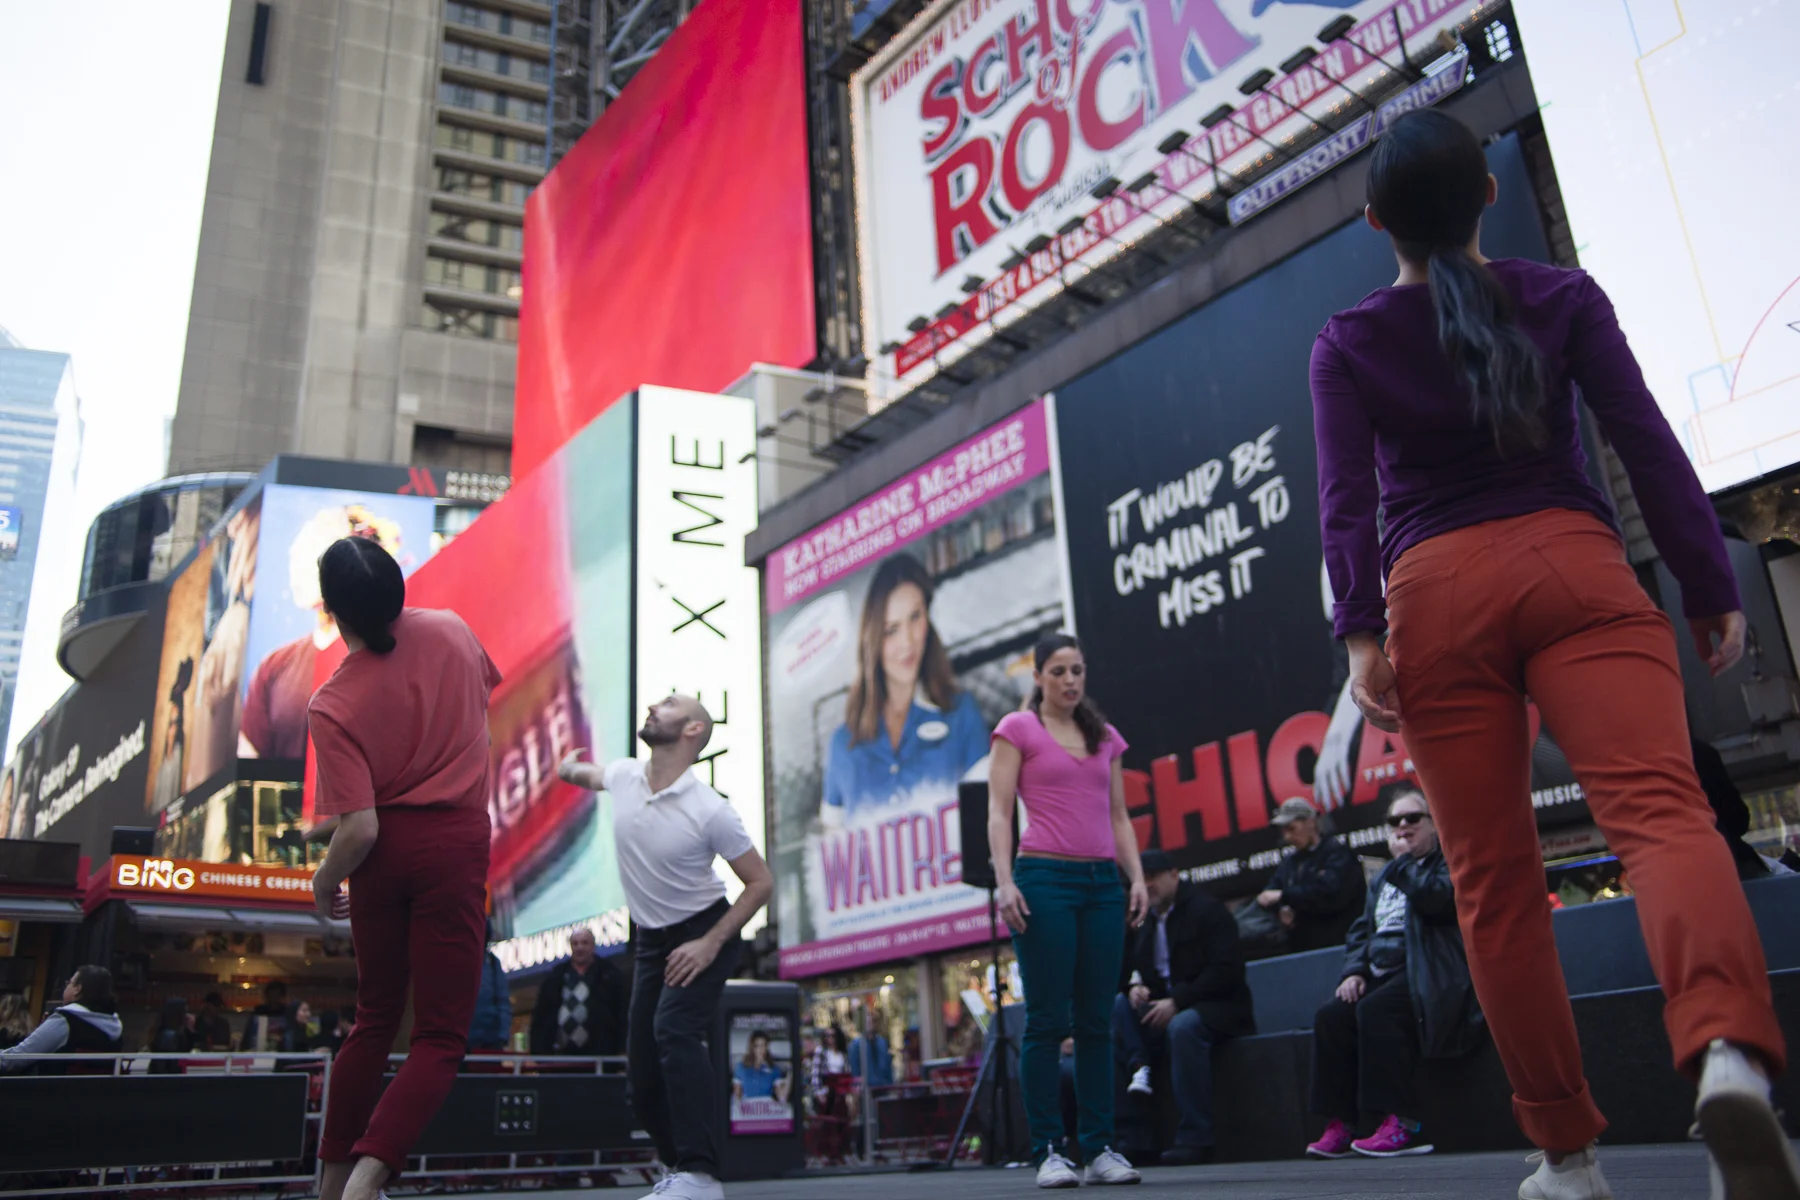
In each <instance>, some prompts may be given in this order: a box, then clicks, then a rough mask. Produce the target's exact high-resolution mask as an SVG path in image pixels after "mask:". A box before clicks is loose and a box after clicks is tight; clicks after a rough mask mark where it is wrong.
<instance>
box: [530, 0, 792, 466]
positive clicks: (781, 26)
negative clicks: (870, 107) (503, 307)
mask: <svg viewBox="0 0 1800 1200" xmlns="http://www.w3.org/2000/svg"><path fill="white" fill-rule="evenodd" d="M801 9H802V6H801V5H800V4H799V3H797V2H796V0H782V2H781V3H769V2H768V0H707V3H705V4H703V5H696V6H693V15H692V16H690V17H688V19H687V20H686V21H684V22H683V23H682V24H681V26H680V28H678V29H677V30H676V31H675V32H674V33H673V34H672V35H670V37H669V39H668V41H667V42H666V43H664V44H663V45H662V47H661V48H660V49H658V51H657V53H656V57H655V58H653V59H651V60H650V61H649V62H648V63H647V64H645V66H644V68H643V70H641V71H639V72H638V73H637V74H636V75H635V76H634V77H633V78H632V81H631V86H630V87H629V88H627V89H625V91H624V92H623V93H622V94H620V95H619V96H618V98H617V99H615V100H614V101H613V102H612V103H611V104H609V105H608V106H607V108H606V111H605V112H604V113H603V114H602V115H601V117H600V119H599V120H598V121H596V122H595V123H594V126H593V128H591V129H589V130H588V131H587V133H586V134H584V135H583V136H582V138H581V140H580V141H579V142H577V143H576V144H575V147H574V148H573V149H572V150H570V151H569V153H568V154H567V155H566V156H565V157H564V158H563V160H562V161H561V162H560V163H558V164H557V166H556V169H555V170H553V171H551V172H550V174H549V175H548V176H547V177H546V178H545V179H544V181H543V182H542V183H540V184H539V185H538V186H537V188H536V190H534V191H533V192H532V194H531V199H530V201H529V202H528V203H527V205H526V221H525V268H524V274H525V294H524V299H523V301H522V304H521V311H520V329H519V372H518V384H517V398H516V400H515V403H514V413H515V418H514V424H513V470H514V472H515V473H516V474H518V475H520V476H523V475H525V474H526V473H528V472H530V471H531V470H532V469H534V468H535V467H536V466H537V465H538V464H539V463H542V462H543V461H544V460H546V459H547V458H549V457H550V456H551V455H552V454H554V453H555V452H556V450H557V449H558V448H559V447H560V446H562V444H563V443H564V442H566V441H568V440H569V439H570V438H571V437H573V436H574V435H575V434H576V433H577V432H578V431H580V430H581V429H582V428H583V427H584V426H586V425H587V423H588V422H589V421H591V420H592V419H593V418H594V416H595V415H596V414H598V413H599V412H600V411H601V410H602V409H604V408H606V407H607V406H608V405H610V404H612V403H613V402H614V401H616V400H618V399H619V398H620V397H622V396H624V395H625V394H626V393H628V392H630V391H631V390H632V389H633V388H636V387H638V386H640V385H642V384H646V383H654V384H663V385H668V386H671V387H680V388H700V389H705V390H717V389H719V388H723V387H726V386H727V385H729V384H731V383H732V382H734V381H735V380H737V379H738V378H740V377H741V376H743V375H744V374H745V373H746V372H747V371H748V370H749V369H750V365H751V364H752V363H755V362H768V363H776V364H779V365H783V366H789V367H800V366H804V365H806V364H807V363H809V362H811V361H812V360H813V358H814V357H815V356H816V354H817V349H816V347H817V330H816V325H815V320H814V309H813V275H812V200H811V195H812V193H811V175H810V169H809V165H808V155H807V111H806V69H805V41H804V37H803V33H802V29H801ZM671 313H679V314H681V316H680V319H679V320H670V319H669V314H671ZM596 330H603V331H604V334H603V335H602V336H596V335H595V331H596Z"/></svg>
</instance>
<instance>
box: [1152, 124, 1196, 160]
mask: <svg viewBox="0 0 1800 1200" xmlns="http://www.w3.org/2000/svg"><path fill="white" fill-rule="evenodd" d="M1187 144H1188V135H1187V130H1185V129H1176V130H1173V131H1172V132H1171V133H1170V134H1169V136H1168V137H1166V138H1164V139H1163V140H1162V141H1160V142H1158V143H1156V148H1157V150H1158V151H1160V152H1162V153H1163V154H1173V153H1175V152H1176V151H1177V150H1179V149H1181V148H1182V147H1183V146H1185V145H1187Z"/></svg>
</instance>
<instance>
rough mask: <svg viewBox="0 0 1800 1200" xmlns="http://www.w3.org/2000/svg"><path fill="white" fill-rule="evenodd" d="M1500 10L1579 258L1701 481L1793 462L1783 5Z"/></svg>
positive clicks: (1798, 404) (1796, 263)
mask: <svg viewBox="0 0 1800 1200" xmlns="http://www.w3.org/2000/svg"><path fill="white" fill-rule="evenodd" d="M1513 11H1514V13H1515V14H1517V16H1518V20H1519V26H1520V33H1521V34H1522V36H1523V39H1524V41H1525V44H1526V46H1527V49H1528V51H1529V54H1530V58H1531V81H1532V86H1533V87H1534V88H1535V89H1536V91H1537V96H1538V99H1539V101H1540V102H1541V104H1542V112H1543V118H1544V129H1545V131H1546V132H1547V133H1548V134H1549V136H1550V148H1551V152H1552V153H1553V154H1554V155H1555V156H1556V182H1557V187H1558V189H1559V190H1560V192H1561V195H1562V202H1563V206H1564V207H1565V208H1566V209H1567V210H1568V214H1569V227H1570V230H1571V231H1572V236H1573V237H1574V239H1575V243H1576V245H1577V246H1578V247H1579V253H1580V256H1581V265H1582V266H1583V267H1585V268H1587V269H1588V270H1589V271H1591V272H1593V275H1594V278H1595V279H1596V280H1598V281H1599V283H1600V285H1601V286H1602V287H1603V288H1605V289H1606V291H1607V294H1608V295H1609V296H1610V297H1611V298H1612V302H1613V307H1614V308H1615V309H1616V310H1617V311H1618V314H1619V324H1620V326H1621V327H1622V328H1623V329H1624V330H1625V334H1626V336H1627V337H1629V338H1630V339H1631V348H1632V351H1633V353H1634V354H1635V355H1636V356H1637V360H1638V362H1639V363H1640V364H1642V366H1643V368H1644V379H1645V382H1647V383H1648V384H1649V385H1650V390H1651V392H1652V393H1654V394H1655V396H1656V400H1657V403H1658V404H1660V405H1661V406H1662V410H1663V413H1664V415H1666V416H1667V417H1668V418H1669V424H1670V425H1671V426H1673V427H1674V429H1675V432H1676V435H1677V436H1678V437H1679V438H1680V439H1681V442H1682V445H1683V446H1684V447H1686V449H1687V452H1688V457H1689V458H1691V459H1692V460H1693V463H1694V468H1695V470H1696V471H1698V472H1699V474H1700V482H1701V483H1703V484H1704V485H1705V486H1706V488H1707V490H1708V491H1719V490H1721V489H1724V488H1729V487H1732V486H1734V485H1736V484H1739V483H1743V482H1745V481H1747V480H1751V479H1755V478H1757V477H1759V476H1762V475H1766V474H1768V473H1770V472H1772V471H1777V470H1780V469H1781V468H1783V467H1788V466H1791V465H1793V464H1794V463H1795V462H1796V461H1800V255H1797V254H1796V253H1795V252H1794V232H1793V228H1794V217H1793V202H1792V199H1791V198H1792V197H1793V195H1794V194H1795V192H1796V190H1800V157H1797V156H1796V155H1795V154H1794V153H1793V152H1792V149H1791V147H1792V144H1793V115H1792V114H1793V105H1792V103H1791V102H1783V101H1779V100H1777V99H1776V96H1777V95H1778V94H1779V90H1778V86H1777V85H1778V83H1779V81H1784V80H1790V79H1791V78H1792V77H1793V73H1794V69H1793V65H1792V62H1791V58H1792V54H1791V47H1792V45H1793V42H1794V37H1795V35H1796V34H1797V33H1800V17H1797V16H1796V14H1795V11H1794V9H1793V7H1792V6H1791V5H1780V4H1759V5H1747V4H1742V3H1737V2H1734V0H1693V2H1691V3H1687V4H1682V5H1674V4H1651V5H1637V4H1633V5H1625V4H1569V3H1567V2H1566V0H1515V2H1514V4H1513ZM1782 146H1789V147H1790V149H1789V150H1787V151H1783V150H1781V149H1780V147H1782Z"/></svg>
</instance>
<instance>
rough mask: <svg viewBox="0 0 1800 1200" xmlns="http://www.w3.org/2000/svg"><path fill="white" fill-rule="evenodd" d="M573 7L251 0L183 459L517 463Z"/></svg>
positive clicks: (183, 423)
mask: <svg viewBox="0 0 1800 1200" xmlns="http://www.w3.org/2000/svg"><path fill="white" fill-rule="evenodd" d="M552 16H553V14H552V11H551V8H550V6H549V5H547V4H539V3H536V2H534V0H478V2H471V3H464V2H462V0H305V2H304V3H300V2H294V0H288V2H277V3H264V2H260V0H232V3H231V12H230V25H229V29H228V33H227V36H226V42H225V57H224V66H223V70H222V73H221V79H220V85H219V104H218V113H217V121H216V125H215V128H214V133H213V153H212V164H211V169H210V172H209V175H208V180H207V189H206V200H205V207H204V211H203V215H202V220H201V231H200V246H199V255H198V259H197V262H196V268H195V277H194V292H193V305H192V310H191V314H190V317H189V326H188V338H187V348H186V357H185V359H184V362H183V365H182V378H181V390H180V394H179V399H178V403H177V409H176V414H175V419H174V422H173V426H172V428H171V433H170V449H169V471H170V473H171V474H181V473H190V472H199V471H217V470H255V469H258V468H260V467H261V466H262V465H263V464H264V463H266V462H268V461H269V460H270V459H271V458H272V457H274V456H275V455H276V454H280V453H298V454H308V455H317V456H322V457H331V458H348V459H360V460H364V461H371V460H372V461H387V462H397V463H411V464H416V465H428V466H442V467H455V468H459V469H465V470H473V471H483V472H491V473H497V474H505V473H506V472H507V471H508V468H509V463H510V438H511V430H512V381H513V374H514V364H515V359H516V351H515V341H516V336H517V324H518V308H519V296H520V293H521V280H520V276H519V268H520V259H521V250H522V246H523V219H524V202H525V197H526V195H527V194H529V192H530V190H531V188H532V187H533V186H534V185H535V184H536V183H537V181H538V180H540V179H541V178H542V177H543V171H544V163H545V156H546V129H547V118H546V112H547V104H548V100H549V74H550V66H549V63H550V56H551V36H552V34H551V20H552Z"/></svg>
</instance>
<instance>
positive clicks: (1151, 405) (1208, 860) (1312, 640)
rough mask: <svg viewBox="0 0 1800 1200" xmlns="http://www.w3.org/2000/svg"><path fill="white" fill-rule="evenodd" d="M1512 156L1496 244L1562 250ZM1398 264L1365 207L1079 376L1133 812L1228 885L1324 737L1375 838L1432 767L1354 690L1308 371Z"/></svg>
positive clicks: (1074, 429)
mask: <svg viewBox="0 0 1800 1200" xmlns="http://www.w3.org/2000/svg"><path fill="white" fill-rule="evenodd" d="M1489 160H1490V163H1491V164H1492V167H1493V170H1494V173H1495V175H1496V176H1497V177H1498V178H1499V180H1500V201H1499V204H1498V205H1497V206H1496V207H1495V208H1494V209H1492V210H1490V213H1489V218H1488V220H1487V222H1486V230H1485V236H1484V249H1485V251H1486V252H1487V253H1488V254H1489V255H1491V256H1494V257H1523V258H1533V259H1538V260H1540V261H1543V260H1545V259H1546V258H1547V256H1548V252H1547V248H1546V245H1545V242H1544V237H1543V233H1542V229H1541V227H1540V225H1539V223H1538V217H1537V205H1536V202H1535V200H1534V198H1533V196H1532V194H1531V191H1530V185H1529V183H1528V181H1527V178H1526V175H1525V170H1524V164H1523V160H1522V157H1521V155H1520V153H1519V148H1518V144H1517V141H1516V139H1514V138H1508V139H1505V140H1503V141H1501V142H1498V143H1496V144H1495V145H1494V146H1492V147H1490V148H1489ZM1395 272H1396V264H1395V261H1394V256H1393V251H1392V249H1391V248H1390V245H1389V243H1388V239H1387V238H1386V237H1385V236H1383V235H1381V234H1378V233H1376V232H1374V231H1373V230H1371V229H1369V228H1368V227H1367V226H1366V225H1364V224H1363V223H1362V222H1361V221H1357V222H1354V223H1352V224H1350V225H1346V226H1345V227H1343V228H1341V229H1339V230H1337V231H1336V232H1334V233H1332V234H1330V235H1328V236H1326V237H1324V238H1322V239H1321V240H1319V241H1318V242H1316V243H1314V244H1313V245H1311V246H1309V247H1307V248H1305V249H1304V250H1302V251H1300V252H1299V253H1297V254H1295V255H1294V256H1293V257H1291V258H1289V259H1286V260H1285V261H1283V262H1281V263H1279V264H1278V265H1276V266H1274V267H1272V268H1270V269H1269V270H1267V271H1264V272H1263V273H1261V274H1260V275H1258V276H1256V277H1255V278H1254V279H1252V280H1250V281H1248V282H1246V283H1244V284H1242V285H1241V286H1239V287H1237V288H1236V289H1234V290H1232V291H1231V292H1229V293H1227V294H1225V295H1224V296H1222V297H1220V298H1219V299H1217V300H1215V301H1213V302H1212V303H1210V304H1208V305H1207V306H1205V307H1204V308H1201V309H1199V310H1197V311H1195V312H1194V313H1192V314H1190V315H1188V316H1187V317H1185V318H1183V319H1182V320H1181V321H1179V322H1177V323H1176V324H1174V325H1171V326H1169V327H1168V328H1165V329H1163V330H1161V331H1160V332H1158V333H1156V334H1154V335H1152V336H1151V337H1149V338H1147V339H1145V340H1144V341H1142V342H1140V343H1138V344H1137V345H1136V346H1134V347H1133V348H1132V349H1130V350H1128V351H1126V352H1125V353H1123V354H1121V355H1119V356H1118V357H1116V358H1114V359H1112V360H1110V361H1108V362H1106V363H1105V364H1103V365H1101V366H1100V367H1097V368H1096V369H1094V370H1093V371H1090V372H1089V373H1088V374H1086V375H1084V376H1082V377H1080V378H1078V379H1076V380H1074V381H1072V382H1070V383H1068V384H1066V385H1064V386H1063V387H1060V388H1058V389H1057V391H1056V429H1057V442H1058V445H1059V448H1060V458H1061V466H1062V487H1063V499H1064V508H1065V513H1066V519H1067V537H1068V554H1069V566H1070V586H1071V595H1072V599H1073V602H1074V609H1075V617H1076V622H1077V628H1078V631H1079V632H1080V634H1081V637H1082V640H1083V642H1084V643H1085V644H1086V647H1087V654H1088V659H1089V663H1090V665H1091V669H1092V671H1093V679H1094V690H1095V698H1096V700H1098V701H1099V702H1100V704H1101V705H1102V706H1103V707H1104V708H1105V709H1106V710H1107V713H1108V715H1109V716H1110V717H1111V719H1112V720H1113V722H1114V724H1116V725H1117V726H1118V728H1119V730H1120V732H1121V733H1123V734H1124V736H1125V738H1126V740H1127V741H1128V742H1130V744H1131V749H1130V751H1129V753H1128V754H1127V755H1126V756H1125V763H1126V766H1127V768H1128V771H1127V779H1128V798H1129V802H1130V804H1131V807H1132V813H1133V817H1134V819H1135V820H1136V821H1137V823H1138V828H1139V830H1140V835H1142V834H1143V833H1145V832H1148V833H1149V834H1150V843H1149V844H1151V845H1156V846H1160V847H1161V848H1162V849H1164V850H1166V851H1168V852H1169V853H1170V854H1171V855H1172V856H1173V857H1174V859H1175V861H1176V862H1177V863H1178V864H1179V865H1182V866H1184V867H1193V868H1198V871H1197V872H1196V873H1197V875H1198V876H1199V877H1200V878H1204V879H1210V880H1216V881H1217V885H1218V888H1219V890H1221V891H1222V892H1226V893H1228V894H1229V893H1237V892H1243V891H1248V890H1250V889H1252V888H1253V887H1255V886H1256V885H1257V884H1258V883H1259V882H1260V881H1261V880H1262V879H1263V878H1264V876H1265V875H1266V873H1267V870H1268V869H1269V868H1272V867H1273V865H1274V863H1275V861H1276V860H1277V859H1278V858H1279V855H1280V846H1281V842H1280V839H1279V837H1278V836H1277V833H1276V830H1275V829H1274V828H1273V827H1272V826H1271V825H1270V823H1269V818H1270V815H1271V813H1272V811H1273V809H1274V807H1275V806H1276V805H1279V804H1280V803H1281V802H1282V801H1283V800H1286V799H1288V798H1290V797H1293V796H1302V797H1306V798H1308V799H1314V788H1313V784H1314V781H1315V777H1316V776H1317V775H1318V774H1319V764H1320V762H1321V758H1322V757H1323V758H1324V759H1325V761H1326V762H1327V763H1328V764H1334V765H1335V770H1334V771H1328V772H1327V774H1329V775H1331V776H1332V777H1334V778H1336V779H1338V780H1340V781H1342V784H1343V786H1342V788H1341V790H1340V789H1334V788H1330V787H1324V788H1321V789H1320V796H1319V797H1318V798H1317V799H1315V803H1320V804H1321V805H1322V806H1323V807H1328V808H1335V809H1336V810H1337V811H1336V812H1335V814H1334V821H1335V824H1336V826H1337V828H1338V830H1339V832H1340V833H1344V834H1346V835H1347V836H1348V838H1349V840H1350V841H1351V843H1352V845H1358V846H1360V845H1365V844H1377V845H1379V843H1380V842H1381V840H1382V838H1381V834H1382V832H1383V831H1382V829H1381V827H1380V824H1379V820H1380V808H1381V805H1380V804H1379V803H1376V801H1378V800H1379V799H1380V798H1381V796H1382V793H1383V791H1384V790H1385V789H1386V788H1387V787H1388V786H1389V785H1391V784H1394V783H1397V782H1400V781H1402V780H1404V779H1406V778H1408V777H1409V776H1410V775H1411V763H1410V761H1409V759H1408V758H1407V755H1406V752H1405V747H1404V743H1403V742H1402V741H1401V740H1400V739H1398V738H1394V737H1390V736H1389V735H1386V734H1384V733H1382V732H1381V731H1380V730H1377V729H1375V728H1373V727H1372V726H1368V725H1366V723H1364V722H1362V721H1361V720H1360V717H1359V716H1358V715H1357V714H1356V713H1355V710H1354V706H1351V705H1347V704H1342V703H1340V702H1341V701H1343V700H1344V699H1345V697H1344V683H1345V679H1346V677H1347V666H1346V662H1345V658H1344V652H1343V649H1342V646H1341V644H1340V643H1339V642H1338V641H1337V640H1336V639H1335V638H1334V637H1333V636H1332V632H1331V624H1330V618H1329V611H1330V605H1331V596H1330V589H1329V585H1328V583H1327V582H1326V580H1325V577H1324V564H1323V556H1322V553H1321V547H1320V538H1319V508H1318V469H1317V463H1316V459H1315V456H1316V447H1315V445H1314V442H1313V432H1312V405H1311V396H1310V390H1309V387H1308V381H1307V374H1308V363H1309V360H1310V356H1311V352H1312V344H1313V339H1314V337H1315V336H1316V335H1317V333H1318V331H1319V329H1320V328H1321V327H1322V326H1323V325H1324V324H1325V322H1326V320H1327V319H1328V318H1329V317H1330V316H1331V315H1332V314H1333V313H1335V312H1337V311H1338V310H1340V309H1344V308H1348V307H1351V306H1353V305H1355V304H1357V303H1358V302H1359V301H1361V300H1362V299H1363V297H1364V296H1366V295H1367V294H1368V293H1370V292H1372V291H1374V290H1375V289H1377V288H1381V287H1385V286H1388V285H1389V284H1391V283H1392V282H1393V279H1394V275H1395ZM1334 713H1335V714H1337V715H1336V718H1335V720H1334ZM1534 762H1535V765H1537V766H1538V767H1539V768H1540V769H1538V770H1535V771H1534V781H1533V786H1534V788H1536V789H1538V794H1537V796H1536V799H1537V802H1538V803H1539V805H1540V806H1541V811H1544V812H1545V815H1548V816H1553V817H1555V818H1562V817H1565V816H1567V817H1573V816H1579V815H1580V814H1581V813H1582V812H1583V811H1584V810H1583V806H1581V805H1580V803H1579V792H1578V791H1573V790H1571V789H1569V788H1566V787H1562V786H1560V785H1562V784H1566V783H1568V782H1569V777H1568V775H1567V768H1566V764H1563V763H1562V762H1561V755H1560V753H1558V752H1556V751H1555V749H1554V747H1553V746H1550V745H1548V744H1547V743H1546V744H1544V745H1541V746H1540V747H1539V753H1537V754H1536V755H1534ZM1543 767H1548V768H1549V769H1548V770H1544V769H1541V768H1543ZM1559 767H1560V771H1559V770H1558V768H1559ZM1559 775H1560V778H1559ZM1327 793H1335V794H1332V795H1330V797H1329V798H1327ZM1549 810H1557V811H1555V812H1554V813H1551V812H1550V811H1549Z"/></svg>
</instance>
